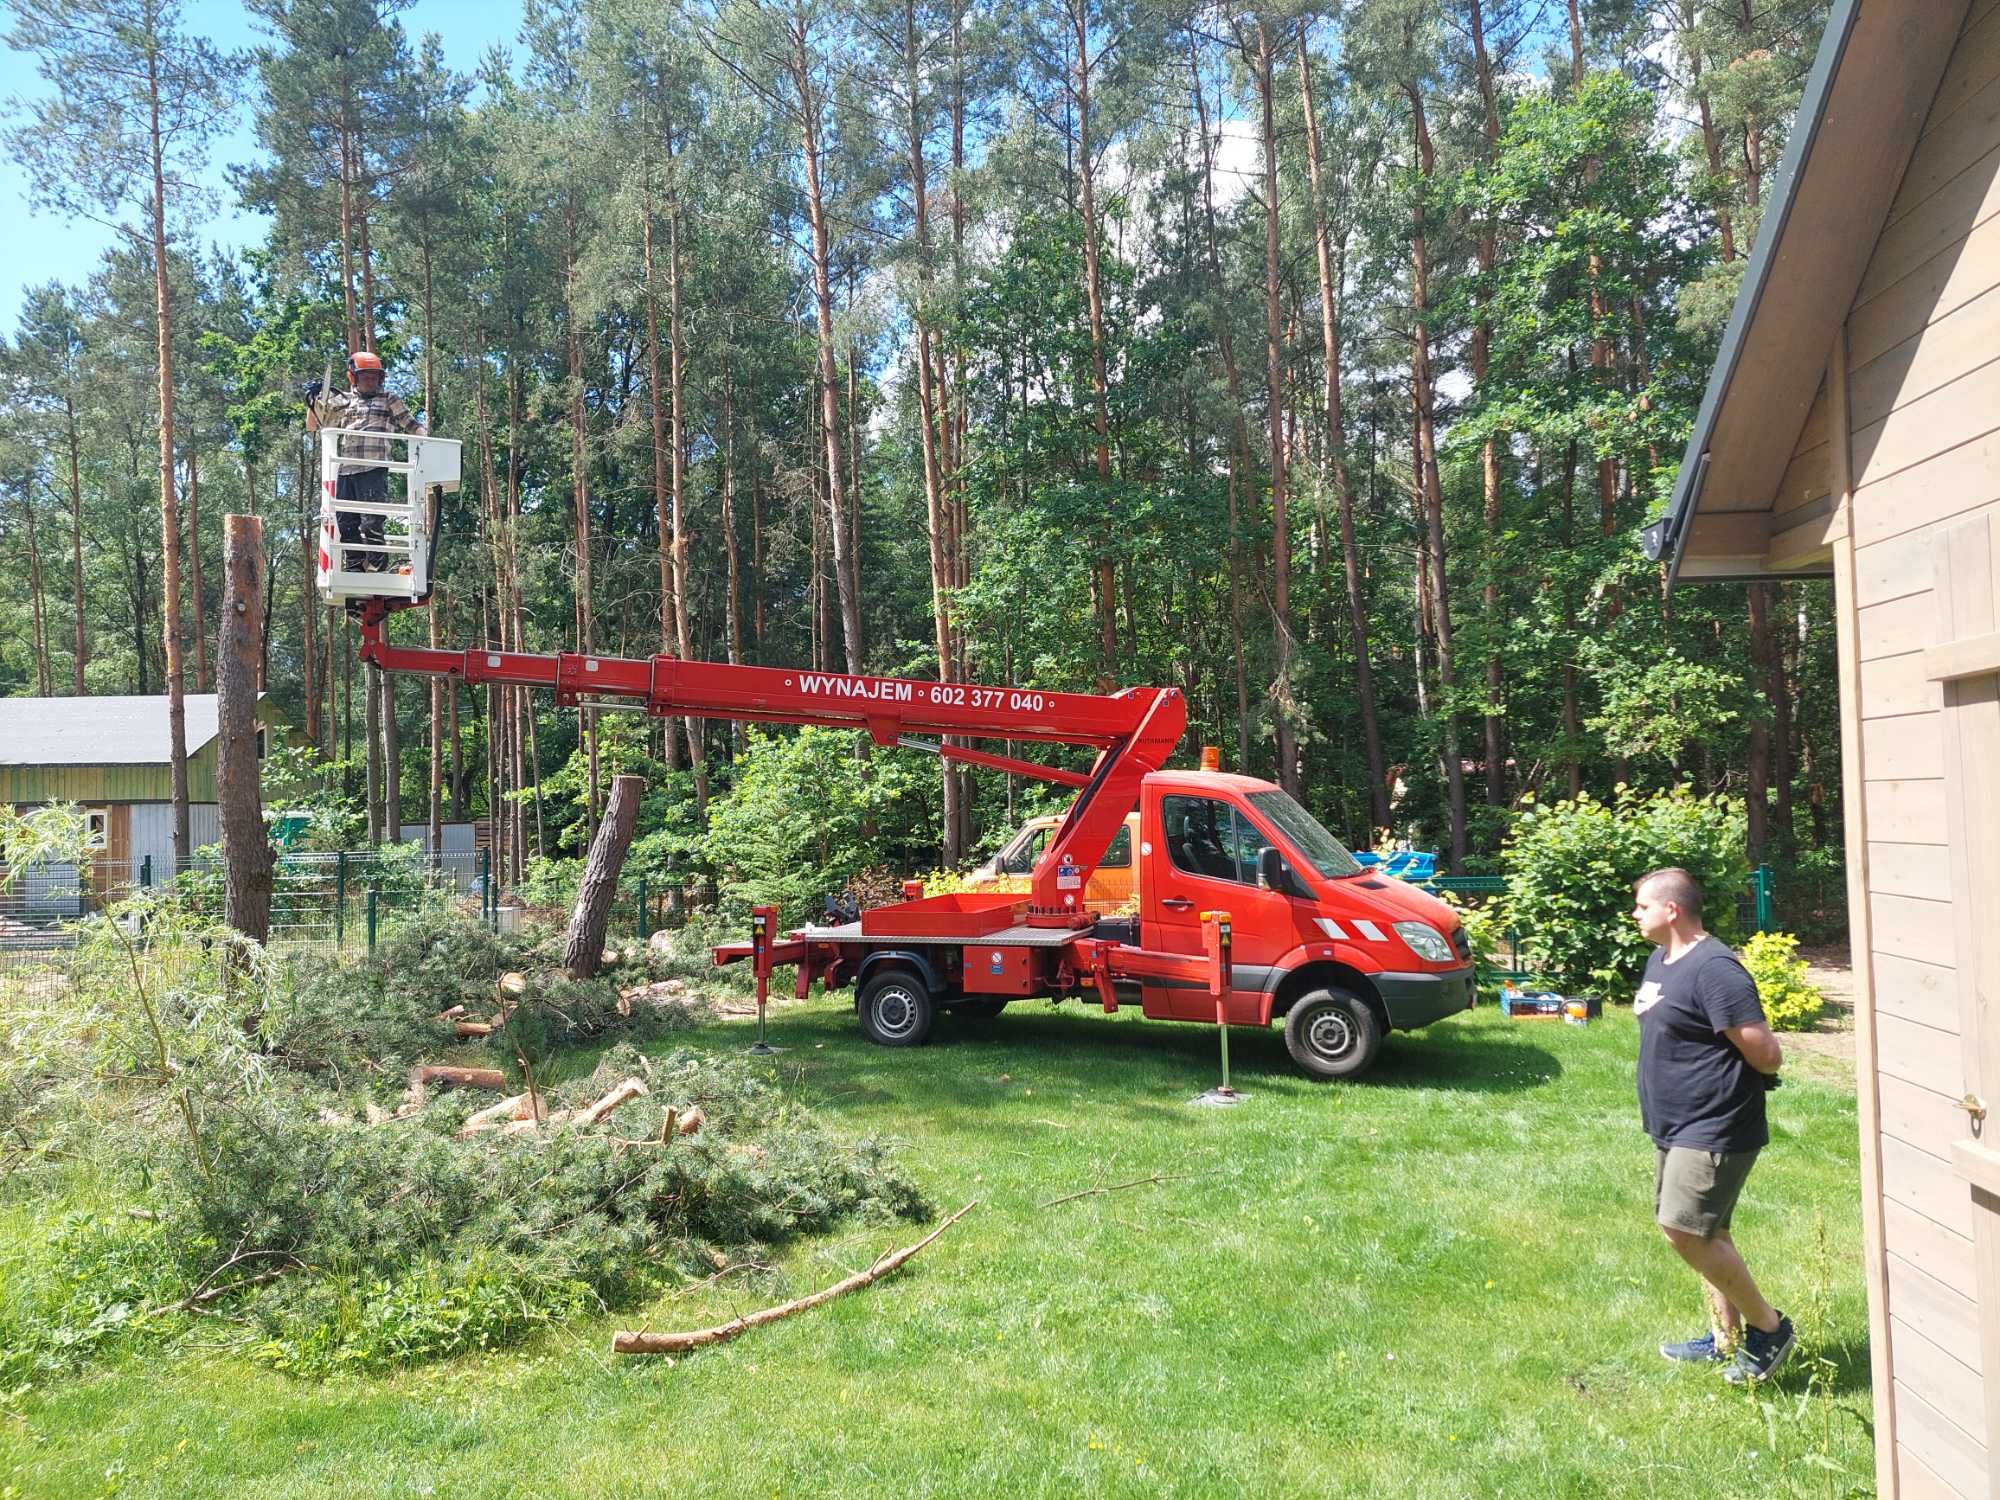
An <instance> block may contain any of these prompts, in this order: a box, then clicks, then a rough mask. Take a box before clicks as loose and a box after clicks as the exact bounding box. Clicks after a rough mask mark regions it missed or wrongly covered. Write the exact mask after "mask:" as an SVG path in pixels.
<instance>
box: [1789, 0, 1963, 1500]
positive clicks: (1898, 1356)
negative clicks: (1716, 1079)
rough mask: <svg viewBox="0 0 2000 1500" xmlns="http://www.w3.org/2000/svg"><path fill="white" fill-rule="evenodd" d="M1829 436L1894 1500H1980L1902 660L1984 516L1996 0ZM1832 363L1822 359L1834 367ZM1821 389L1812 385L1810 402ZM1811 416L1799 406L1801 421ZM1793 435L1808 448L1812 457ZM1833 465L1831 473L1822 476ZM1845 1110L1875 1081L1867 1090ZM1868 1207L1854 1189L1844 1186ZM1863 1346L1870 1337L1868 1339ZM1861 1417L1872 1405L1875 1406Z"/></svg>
mask: <svg viewBox="0 0 2000 1500" xmlns="http://www.w3.org/2000/svg"><path fill="white" fill-rule="evenodd" d="M1845 348H1846V355H1845V381H1844V387H1845V389H1844V395H1845V404H1846V411H1845V422H1844V423H1843V422H1842V420H1841V414H1840V413H1839V412H1835V413H1833V414H1832V417H1831V422H1832V429H1833V437H1834V441H1836V442H1837V441H1838V440H1839V432H1838V429H1839V428H1840V427H1842V426H1844V427H1845V429H1846V438H1847V443H1848V455H1847V456H1848V460H1849V462H1848V465H1847V474H1848V476H1849V480H1850V482H1851V484H1852V488H1853V497H1852V502H1851V513H1850V516H1851V519H1850V527H1849V547H1850V555H1851V572H1849V573H1848V574H1847V575H1846V576H1845V577H1843V576H1842V575H1841V573H1840V572H1839V571H1838V570H1837V572H1836V584H1837V587H1839V588H1840V591H1841V593H1842V596H1843V597H1842V600H1841V604H1842V611H1843V614H1844V615H1845V616H1846V617H1847V618H1846V622H1845V623H1846V625H1847V630H1846V632H1844V634H1845V635H1846V639H1845V640H1844V641H1843V646H1844V647H1845V646H1846V645H1847V644H1848V643H1849V642H1851V643H1852V644H1853V646H1854V647H1855V650H1854V656H1855V659H1856V664H1855V666H1854V668H1853V669H1852V671H1851V672H1844V673H1843V689H1844V691H1846V692H1847V693H1849V694H1850V695H1851V696H1852V697H1853V698H1854V699H1855V700H1856V701H1854V702H1851V703H1850V704H1848V705H1846V706H1845V708H1846V712H1844V715H1843V717H1844V719H1845V720H1846V722H1847V723H1848V724H1849V725H1850V726H1854V725H1858V729H1859V743H1858V744H1855V743H1850V744H1849V745H1848V747H1847V749H1848V754H1849V756H1850V758H1851V759H1852V760H1853V761H1855V762H1856V766H1855V767H1854V768H1853V769H1852V771H1851V774H1852V775H1853V776H1854V778H1855V782H1856V783H1858V786H1859V790H1860V792H1861V807H1860V816H1859V817H1856V816H1855V815H1854V809H1853V805H1852V804H1851V803H1850V812H1849V818H1850V828H1849V861H1850V865H1853V866H1857V867H1858V868H1857V869H1856V870H1855V871H1854V872H1853V873H1851V875H1850V886H1851V888H1854V889H1858V890H1860V891H1865V904H1866V908H1867V909H1866V913H1865V917H1864V919H1863V920H1860V921H1857V922H1856V924H1855V930H1856V936H1857V947H1859V946H1860V945H1861V944H1863V943H1865V945H1866V952H1865V953H1864V952H1859V951H1858V952H1857V954H1856V961H1857V965H1860V964H1863V963H1865V965H1866V973H1865V985H1866V989H1867V991H1868V992H1870V993H1872V1015H1873V1025H1872V1036H1873V1049H1872V1051H1873V1064H1874V1077H1873V1079H1872V1087H1873V1089H1874V1107H1873V1109H1872V1110H1870V1109H1867V1108H1864V1110H1863V1118H1864V1121H1867V1120H1868V1119H1869V1118H1870V1116H1871V1114H1872V1122H1873V1131H1874V1140H1873V1141H1872V1142H1864V1153H1863V1154H1864V1161H1867V1160H1869V1159H1870V1156H1871V1153H1870V1150H1869V1147H1870V1146H1871V1145H1872V1147H1873V1153H1872V1159H1873V1161H1874V1162H1875V1164H1876V1168H1877V1170H1878V1171H1879V1181H1880V1194H1881V1198H1880V1207H1879V1229H1878V1232H1879V1237H1880V1264H1879V1266H1878V1267H1875V1268H1871V1269H1872V1270H1874V1271H1875V1276H1874V1277H1872V1278H1871V1279H1877V1280H1879V1285H1877V1286H1875V1287H1872V1288H1871V1291H1873V1292H1874V1293H1876V1294H1877V1295H1880V1296H1882V1297H1883V1299H1884V1301H1885V1302H1886V1309H1887V1318H1886V1330H1887V1335H1888V1343H1889V1348H1888V1350H1887V1358H1886V1361H1882V1360H1878V1362H1877V1364H1876V1370H1877V1372H1878V1379H1879V1376H1880V1373H1881V1372H1882V1371H1883V1370H1885V1369H1886V1370H1887V1371H1888V1373H1889V1378H1890V1380H1891V1382H1892V1385H1893V1404H1894V1412H1893V1421H1892V1422H1891V1423H1889V1424H1887V1429H1886V1430H1887V1431H1888V1432H1890V1433H1893V1439H1892V1441H1893V1443H1894V1452H1893V1454H1885V1455H1884V1459H1885V1466H1886V1467H1888V1468H1889V1470H1890V1472H1891V1473H1892V1474H1893V1476H1894V1479H1893V1482H1894V1483H1895V1485H1896V1487H1897V1488H1898V1489H1899V1490H1900V1491H1901V1493H1902V1494H1904V1495H1909V1496H1928V1495H1959V1496H1973V1495H1979V1496H1984V1495H1987V1494H1989V1493H1990V1492H1991V1488H1990V1487H1991V1478H1990V1472H1991V1469H1992V1466H1993V1463H1994V1458H1993V1456H1992V1455H1990V1454H1989V1451H1988V1450H1989V1435H1988V1434H1987V1432H1986V1431H1985V1427H1986V1423H1985V1416H1984V1413H1985V1398H1984V1391H1983V1380H1984V1379H1985V1378H1986V1377H1987V1376H1989V1375H1991V1376H1993V1377H1995V1378H2000V1371H1985V1370H1983V1369H1982V1368H1981V1364H1982V1361H1981V1352H1980V1335H1979V1326H1980V1317H1981V1314H1982V1311H1983V1314H1984V1316H1985V1317H1986V1318H1989V1319H1990V1318H2000V1308H1985V1309H1983V1310H1982V1309H1981V1308H1980V1307H1979V1305H1978V1288H1977V1284H1976V1278H1975V1269H1974V1267H1975V1262H1974V1254H1973V1241H1972V1220H1971V1216H1972V1206H1971V1199H1970V1195H1969V1193H1968V1190H1967V1184H1966V1182H1965V1180H1964V1178H1963V1177H1961V1176H1960V1175H1959V1174H1958V1173H1957V1172H1956V1171H1955V1170H1954V1168H1953V1165H1952V1161H1951V1142H1952V1141H1954V1140H1957V1139H1960V1138H1962V1137H1963V1136H1964V1135H1965V1133H1966V1118H1965V1116H1964V1114H1963V1113H1961V1111H1960V1110H1959V1108H1958V1103H1957V1101H1958V1100H1959V1098H1960V1096H1961V1095H1962V1094H1963V1093H1964V1091H1965V1074H1964V1066H1965V1062H1964V1058H1963V1055H1962V1052H1961V1046H1960V1029H1961V1026H1960V1003H1961V996H1960V993H1959V990H1960V986H1959V976H1958V972H1957V963H1956V940H1955V935H1954V926H1953V907H1952V901H1953V897H1954V892H1953V890H1952V880H1951V862H1950V858H1949V854H1948V851H1949V848H1950V845H1951V841H1952V839H1953V838H1954V837H1966V836H1973V837H1984V838H1992V837H1995V836H1996V831H1995V830H1990V829H1989V830H1974V831H1972V832H1971V833H1970V835H1968V834H1967V832H1966V831H1964V830H1954V829H1953V828H1952V827H1950V826H1949V823H1948V819H1947V816H1946V810H1945V782H1944V761H1943V749H1942V746H1943V732H1944V731H1943V723H1942V719H1941V710H1942V697H1941V694H1940V691H1939V688H1938V685H1937V684H1936V683H1935V682H1933V681H1931V680H1930V678H1929V677H1928V676H1927V675H1926V673H1925V670H1924V667H1923V659H1922V652H1923V650H1924V649H1925V648H1926V647H1928V646H1931V645H1934V644H1936V641H1937V639H1938V630H1939V623H1938V613H1937V600H1936V598H1935V596H1934V593H1933V589H1932V576H1933V567H1934V560H1933V540H1934V536H1935V534H1936V532H1937V531H1938V530H1939V529H1940V528H1942V527H1944V526H1946V525H1947V524H1949V523H1953V522H1957V521H1962V520H1964V519H1966V518H1968V517H1971V516H1974V515H1977V514H1979V513H1980V512H1981V511H1983V510H1988V511H2000V0H1975V3H1974V5H1973V6H1972V7H1971V11H1970V13H1969V14H1968V17H1967V20H1966V24H1965V28H1964V31H1963V32H1962V34H1961V36H1960V39H1959V43H1958V46H1957V48H1956V50H1955V52H1954V54H1953V57H1952V60H1951V62H1950V64H1949V66H1948V68H1947V70H1946V73H1945V75H1944V79H1943V82H1942V83H1941V85H1940V87H1939V90H1938V93H1937V96H1936V98H1935V100H1934V102H1933V105H1932V108H1931V112H1930V115H1929V118H1928V119H1927V121H1926V123H1925V126H1924V130H1923V134H1922V136H1921V137H1920V139H1919V141H1918V144H1917V147H1916V151H1915V153H1914V155H1913V156H1912V158H1911V161H1910V164H1909V167H1908V169H1907V171H1906V172H1905V174H1904V177H1903V182H1902V185H1901V187H1900V189H1899V191H1898V194H1897V197H1896V200H1895V203H1894V206H1893V207H1892V208H1891V210H1890V214H1889V219H1888V222H1887V224H1886V226H1885V227H1884V229H1883V231H1882V234H1881V236H1880V238H1879V239H1878V241H1877V243H1876V246H1875V250H1874V253H1873V256H1872V257H1871V260H1870V263H1869V266H1868V270H1867V272H1866V274H1865V275H1864V277H1863V280H1862V283H1861V287H1860V290H1859V292H1858V294H1857V296H1856V299H1855V302H1854V304H1853V307H1852V308H1851V310H1850V312H1849V316H1848V320H1847V326H1846V334H1845ZM1838 358H1839V355H1838V353H1837V354H1836V359H1838ZM1830 385H1831V382H1830ZM1817 409H1818V408H1815V410H1816V411H1817ZM1812 435H1813V434H1812V431H1811V428H1810V424H1809V432H1808V437H1809V438H1810V437H1811V436H1812ZM1836 467H1838V466H1837V465H1836ZM1862 1086H1863V1088H1864V1089H1866V1088H1868V1087H1870V1086H1871V1080H1869V1079H1865V1078H1864V1079H1863V1080H1862ZM1864 1190H1866V1189H1865V1188H1864ZM1882 1326H1883V1325H1882V1324H1881V1323H1878V1324H1877V1328H1878V1336H1879V1330H1880V1329H1881V1327H1882ZM1877 1394H1878V1400H1879V1399H1881V1396H1882V1394H1883V1393H1881V1392H1879V1391H1878V1393H1877Z"/></svg>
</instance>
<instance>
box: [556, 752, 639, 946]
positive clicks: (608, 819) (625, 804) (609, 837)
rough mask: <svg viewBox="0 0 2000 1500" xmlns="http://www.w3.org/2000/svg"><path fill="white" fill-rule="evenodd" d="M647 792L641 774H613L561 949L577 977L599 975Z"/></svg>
mask: <svg viewBox="0 0 2000 1500" xmlns="http://www.w3.org/2000/svg"><path fill="white" fill-rule="evenodd" d="M645 790H646V778H645V777H643V776H614V777H612V778H611V800H610V801H609V802H607V803H606V804H605V808H604V821H603V822H602V823H599V824H598V825H597V837H596V838H594V839H592V840H591V843H590V857H589V859H587V860H586V861H585V862H584V866H583V883H582V885H581V886H580V887H579V888H578V890H577V893H576V910H575V912H574V914H573V915H572V916H571V918H570V924H569V941H568V942H567V943H566V944H565V945H564V948H563V967H564V968H565V969H567V970H568V971H569V974H570V977H571V978H573V979H593V978H595V977H596V975H597V971H598V968H599V966H600V965H601V964H602V962H603V960H604V930H605V928H606V927H608V926H609V925H610V923H611V903H612V900H613V899H614V898H615V897H616V896H617V894H618V876H619V873H620V872H621V871H623V870H624V868H625V853H626V851H627V850H628V849H630V848H631V847H632V831H633V829H634V828H636V827H637V826H638V821H639V798H640V797H641V796H642V795H643V794H644V792H645Z"/></svg>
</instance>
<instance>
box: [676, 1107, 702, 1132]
mask: <svg viewBox="0 0 2000 1500" xmlns="http://www.w3.org/2000/svg"><path fill="white" fill-rule="evenodd" d="M707 1123H708V1121H707V1120H706V1119H704V1118H703V1117H702V1113H701V1106H700V1105H699V1104H697V1105H696V1106H695V1107H694V1108H693V1109H691V1110H689V1111H688V1112H687V1113H686V1114H684V1115H682V1116H681V1117H680V1119H679V1120H677V1121H675V1123H674V1134H675V1135H693V1134H694V1133H695V1132H696V1131H697V1130H699V1129H701V1127H702V1126H704V1125H706V1124H707Z"/></svg>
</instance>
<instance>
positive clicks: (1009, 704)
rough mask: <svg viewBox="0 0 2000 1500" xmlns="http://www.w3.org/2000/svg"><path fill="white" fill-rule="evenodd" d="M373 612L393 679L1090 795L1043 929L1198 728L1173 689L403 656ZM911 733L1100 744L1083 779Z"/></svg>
mask: <svg viewBox="0 0 2000 1500" xmlns="http://www.w3.org/2000/svg"><path fill="white" fill-rule="evenodd" d="M370 606H371V607H370V608H368V609H367V610H366V611H365V612H364V614H363V616H362V624H361V657H362V660H364V661H370V662H373V663H374V664H375V665H376V666H377V667H379V668H381V669H382V670H383V671H385V672H413V673H417V674H419V675H423V676H429V677H455V678H457V679H458V680H459V681H461V682H464V683H466V684H468V685H478V684H482V683H499V684H506V685H510V686H518V687H545V688H553V689H554V690H555V695H556V702H557V703H560V704H565V705H569V706H578V707H588V706H590V705H591V704H592V703H593V702H594V701H596V700H599V699H607V698H609V699H617V698H626V699H638V700H641V702H642V703H643V705H644V708H645V711H646V712H647V713H648V714H650V715H652V716H654V717H656V718H665V717H669V716H674V715H681V716H686V717H693V718H703V719H732V720H742V721H746V722H750V723H766V724H817V725H822V726H826V727H830V728H845V729H859V730H865V731H866V732H867V734H868V735H869V737H870V738H871V739H873V740H874V741H875V743H876V744H878V745H894V744H898V743H904V744H909V745H910V746H911V747H912V748H917V749H924V750H930V751H932V752H934V753H936V754H938V755H941V756H945V757H947V758H949V759H953V760H961V761H966V762H969V763H971V764H974V765H981V766H986V767H989V768H992V769H997V770H1003V771H1009V772H1013V773H1016V774H1019V775H1023V776H1034V777H1039V778H1041V779H1043V780H1046V781H1055V782H1061V783H1065V784H1068V785H1074V786H1080V788H1081V790H1080V791H1079V792H1078V793H1077V797H1076V800H1075V801H1074V802H1073V803H1071V804H1070V809H1069V812H1068V814H1067V815H1066V816H1065V817H1064V818H1063V821H1062V823H1061V825H1060V826H1059V827H1058V828H1057V829H1056V832H1055V836H1054V837H1053V838H1051V839H1050V840H1049V846H1048V848H1047V849H1046V850H1044V851H1043V854H1042V857H1041V860H1040V862H1039V863H1037V864H1036V866H1035V875H1034V884H1033V887H1032V894H1031V896H1030V904H1029V919H1030V920H1031V921H1035V922H1038V923H1041V924H1044V925H1057V926H1080V925H1082V924H1083V922H1084V921H1085V920H1087V918H1086V916H1085V913H1084V910H1083V899H1082V896H1083V887H1084V882H1085V881H1086V880H1088V879H1089V876H1090V872H1091V871H1092V870H1094V869H1095V868H1096V867H1097V863H1098V861H1099V860H1101V859H1102V858H1103V857H1104V851H1105V850H1106V849H1107V848H1108V847H1110V844H1111V840H1112V839H1113V838H1114V837H1115V836H1116V835H1117V832H1118V829H1119V827H1120V826H1121V825H1122V824H1123V823H1124V821H1125V815H1126V814H1127V813H1129V812H1130V811H1131V810H1132V808H1133V807H1134V806H1135V805H1136V804H1137V802H1138V797H1139V783H1140V781H1141V780H1142V779H1143V778H1144V777H1145V775H1146V774H1147V773H1148V772H1149V771H1157V770H1158V769H1159V768H1160V767H1161V766H1162V765H1163V764H1165V762H1166V759H1167V757H1168V756H1169V755H1171V754H1172V753H1173V750H1174V746H1175V745H1177V744H1178V743H1180V737H1181V731H1182V730H1183V729H1185V728H1186V727H1187V705H1186V703H1185V701H1184V700H1183V699H1182V698H1181V695H1180V693H1179V692H1177V691H1176V690H1175V689H1173V688H1127V689H1125V690H1124V691H1123V692H1119V693H1112V694H1107V695H1100V694H1095V693H1043V692H1035V691H1032V690H1026V689H1020V688H992V687H980V686H977V685H975V684H972V683H963V682H925V681H922V680H919V679H915V678H906V677H855V676H849V675H847V674H846V673H841V672H805V671H800V670H798V669H796V668H792V667H745V666H731V665H728V664H727V663H722V662H706V661H687V660H684V659H682V658H680V657H676V656H650V657H621V656H592V655H588V654H586V653H582V652H572V651H559V652H556V653H555V654H553V655H537V654H530V653H523V652H514V651H480V650H470V651H442V650H435V649H432V648H429V647H424V646H392V645H390V644H389V642H388V641H387V640H385V639H384V638H383V634H382V620H383V617H384V615H385V614H386V613H387V611H386V610H384V609H382V608H380V602H379V601H372V600H371V601H370ZM618 706H621V707H622V706H623V705H618ZM912 732H916V733H931V734H940V735H945V734H950V735H962V736H967V737H971V738H976V739H1010V740H1038V741H1043V742H1046V743H1050V744H1061V745H1089V746H1091V747H1093V748H1094V749H1095V750H1096V751H1097V752H1098V753H1097V759H1096V761H1095V763H1094V764H1093V765H1092V766H1091V769H1090V772H1089V774H1088V775H1079V774H1078V773H1077V772H1074V771H1065V770H1062V769H1060V768H1058V767H1052V766H1044V765H1038V764H1036V763H1035V762H1033V761H1024V760H1015V759H1012V758H1011V757H1007V756H1001V755H993V754H990V753H987V752H985V751H978V750H969V749H965V748H962V747H960V746H956V745H947V744H931V743H927V742H925V741H921V740H918V741H910V740H908V739H907V738H906V736H908V735H909V734H911V733H912Z"/></svg>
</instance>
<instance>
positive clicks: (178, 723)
mask: <svg viewBox="0 0 2000 1500" xmlns="http://www.w3.org/2000/svg"><path fill="white" fill-rule="evenodd" d="M146 105H147V110H148V116H147V119H148V132H149V135H150V139H151V148H152V161H153V200H152V230H153V332H154V335H155V338H156V341H157V345H158V351H159V367H158V374H159V398H160V584H161V590H160V607H161V617H162V618H163V619H164V620H165V622H166V629H165V631H164V633H163V644H164V645H165V647H166V654H167V663H166V665H167V749H168V756H169V758H170V760H171V762H172V766H173V802H174V860H175V863H176V865H179V864H181V863H184V862H185V861H186V860H187V859H188V857H189V856H190V855H192V854H193V853H194V840H193V836H192V835H191V834H190V833H189V831H188V755H187V700H186V697H185V693H186V680H187V676H186V672H185V671H184V669H183V668H182V666H181V515H180V501H179V498H178V497H177V496H176V495H175V493H174V311H173V297H172V294H171V292H170V290H169V286H168V277H167V176H166V148H165V145H164V143H163V138H162V135H161V129H162V127H161V125H160V60H159V54H158V53H148V54H147V57H146Z"/></svg>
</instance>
